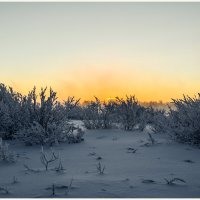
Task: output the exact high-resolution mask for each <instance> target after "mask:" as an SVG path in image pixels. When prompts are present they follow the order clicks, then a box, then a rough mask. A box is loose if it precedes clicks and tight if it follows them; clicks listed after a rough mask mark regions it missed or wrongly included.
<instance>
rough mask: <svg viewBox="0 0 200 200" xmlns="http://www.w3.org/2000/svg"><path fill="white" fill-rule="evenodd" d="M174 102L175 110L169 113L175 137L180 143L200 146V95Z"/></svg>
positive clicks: (170, 124)
mask: <svg viewBox="0 0 200 200" xmlns="http://www.w3.org/2000/svg"><path fill="white" fill-rule="evenodd" d="M172 100H173V104H174V105H175V109H174V110H173V109H171V110H170V113H169V128H170V130H171V132H172V133H173V136H174V137H175V139H177V140H178V141H180V142H183V143H189V144H194V145H200V94H198V96H197V97H194V98H191V97H189V96H183V99H177V100H175V99H172Z"/></svg>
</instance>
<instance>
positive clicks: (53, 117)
mask: <svg viewBox="0 0 200 200" xmlns="http://www.w3.org/2000/svg"><path fill="white" fill-rule="evenodd" d="M46 93H47V88H45V89H43V88H42V89H41V92H40V94H39V98H38V96H37V95H36V88H35V87H34V88H33V90H32V91H31V92H30V93H29V94H28V96H27V97H26V99H25V101H24V102H25V103H24V110H25V111H27V120H28V123H26V125H24V127H23V129H20V130H19V131H18V132H17V133H16V135H15V137H16V138H18V139H21V140H22V141H24V142H25V143H26V144H27V145H33V144H41V145H44V144H50V145H52V144H53V143H59V142H66V141H68V135H67V133H68V132H70V131H71V125H69V124H68V115H67V112H68V111H69V110H67V109H69V108H66V103H65V105H61V104H60V103H59V102H58V101H57V97H56V92H54V91H53V90H52V89H51V88H50V90H49V95H48V96H47V94H46ZM70 103H71V105H72V104H73V101H72V102H70ZM73 106H74V107H75V106H76V105H75V104H73ZM70 109H71V108H70Z"/></svg>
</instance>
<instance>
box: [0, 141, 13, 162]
mask: <svg viewBox="0 0 200 200" xmlns="http://www.w3.org/2000/svg"><path fill="white" fill-rule="evenodd" d="M0 161H6V162H15V155H14V153H13V152H12V151H10V149H9V144H8V143H6V142H3V140H2V138H0Z"/></svg>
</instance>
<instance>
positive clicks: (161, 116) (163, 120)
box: [146, 107, 169, 133]
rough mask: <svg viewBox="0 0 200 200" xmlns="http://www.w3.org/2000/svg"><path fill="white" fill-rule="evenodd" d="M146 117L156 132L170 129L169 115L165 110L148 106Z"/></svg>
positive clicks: (164, 131)
mask: <svg viewBox="0 0 200 200" xmlns="http://www.w3.org/2000/svg"><path fill="white" fill-rule="evenodd" d="M146 119H147V124H150V125H151V127H152V130H153V132H155V133H166V132H167V131H168V130H169V116H168V115H167V113H166V111H165V110H158V109H153V108H152V107H151V108H148V110H147V118H146Z"/></svg>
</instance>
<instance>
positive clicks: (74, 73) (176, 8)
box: [0, 2, 200, 101]
mask: <svg viewBox="0 0 200 200" xmlns="http://www.w3.org/2000/svg"><path fill="white" fill-rule="evenodd" d="M0 82H3V83H5V84H8V85H11V86H13V87H14V89H16V90H18V91H20V92H22V93H24V94H26V93H27V92H28V91H29V90H30V89H32V87H33V85H36V86H38V87H41V86H52V87H53V89H54V90H56V91H57V92H58V96H59V98H60V99H65V98H66V97H67V96H68V95H75V96H76V97H81V98H82V99H92V98H93V96H94V95H96V96H98V97H100V98H101V99H106V98H108V97H115V96H124V95H126V94H135V95H136V96H137V98H138V99H139V100H141V101H150V100H155V101H158V100H163V101H170V99H171V97H173V98H179V97H181V96H182V94H183V93H184V94H189V95H194V94H196V93H198V92H200V3H198V2H197V3H2V2H1V3H0Z"/></svg>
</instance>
